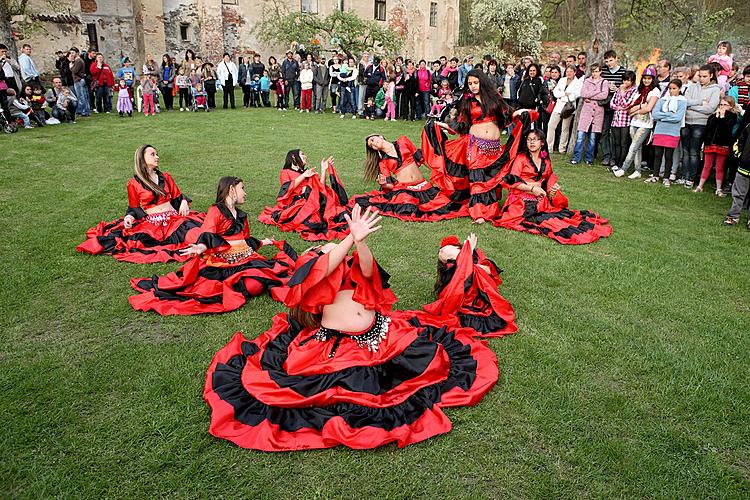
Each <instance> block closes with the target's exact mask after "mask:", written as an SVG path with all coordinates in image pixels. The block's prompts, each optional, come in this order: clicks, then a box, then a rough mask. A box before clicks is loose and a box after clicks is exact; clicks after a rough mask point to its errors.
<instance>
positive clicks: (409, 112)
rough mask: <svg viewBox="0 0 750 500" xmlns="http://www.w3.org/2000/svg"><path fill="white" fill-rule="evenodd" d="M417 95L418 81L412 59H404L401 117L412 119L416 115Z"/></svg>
mask: <svg viewBox="0 0 750 500" xmlns="http://www.w3.org/2000/svg"><path fill="white" fill-rule="evenodd" d="M418 96H419V81H418V75H417V69H416V68H415V67H414V61H412V60H411V59H409V60H407V61H406V68H405V69H404V91H403V94H402V95H401V117H402V118H403V119H404V120H410V121H414V118H415V117H416V115H417V97H418Z"/></svg>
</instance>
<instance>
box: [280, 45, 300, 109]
mask: <svg viewBox="0 0 750 500" xmlns="http://www.w3.org/2000/svg"><path fill="white" fill-rule="evenodd" d="M281 76H282V78H284V83H285V84H286V85H285V90H284V94H285V98H286V102H287V103H288V102H289V91H290V90H291V92H292V96H293V97H294V109H295V110H297V109H299V98H300V90H301V87H300V83H299V63H298V62H297V60H296V59H294V53H293V52H292V51H291V50H287V51H286V59H284V62H283V63H281Z"/></svg>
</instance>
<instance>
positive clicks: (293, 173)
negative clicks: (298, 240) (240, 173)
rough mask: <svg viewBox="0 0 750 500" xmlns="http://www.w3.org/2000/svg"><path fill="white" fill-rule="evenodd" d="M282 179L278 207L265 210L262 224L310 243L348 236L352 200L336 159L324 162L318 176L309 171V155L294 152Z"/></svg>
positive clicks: (284, 169)
mask: <svg viewBox="0 0 750 500" xmlns="http://www.w3.org/2000/svg"><path fill="white" fill-rule="evenodd" d="M279 177H280V178H279V182H280V184H281V189H280V190H279V194H278V196H277V197H276V202H277V203H276V206H274V207H266V208H265V209H263V211H262V212H261V214H260V215H259V216H258V220H259V221H260V222H262V223H264V224H269V225H272V226H277V227H278V228H279V229H281V230H282V231H289V232H297V233H299V235H300V236H301V237H302V238H303V239H305V240H308V241H316V240H326V241H330V240H333V239H336V238H343V237H344V236H345V235H346V234H347V233H348V229H347V226H346V220H345V219H344V215H346V214H348V213H349V209H348V208H347V204H348V203H349V198H348V196H347V194H346V190H345V189H344V186H343V185H342V184H341V180H339V177H338V175H336V170H335V169H334V168H333V157H329V158H327V159H325V160H323V161H321V162H320V174H318V173H317V172H316V171H315V169H314V167H313V168H307V156H306V155H305V153H303V152H302V151H301V150H299V149H293V150H291V151H289V152H288V153H287V155H286V161H285V162H284V167H283V168H282V169H281V174H280V176H279ZM326 178H329V179H330V186H328V185H326Z"/></svg>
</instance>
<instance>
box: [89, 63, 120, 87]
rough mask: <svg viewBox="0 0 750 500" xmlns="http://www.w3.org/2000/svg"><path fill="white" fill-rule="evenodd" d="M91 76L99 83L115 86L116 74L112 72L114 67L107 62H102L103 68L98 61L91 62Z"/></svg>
mask: <svg viewBox="0 0 750 500" xmlns="http://www.w3.org/2000/svg"><path fill="white" fill-rule="evenodd" d="M90 69H91V78H93V79H94V80H96V82H97V83H98V84H99V85H109V86H110V87H113V86H114V85H115V75H114V74H113V73H112V68H110V67H109V65H108V64H107V63H102V68H101V69H99V68H98V67H97V66H96V61H94V62H92V63H91V68H90Z"/></svg>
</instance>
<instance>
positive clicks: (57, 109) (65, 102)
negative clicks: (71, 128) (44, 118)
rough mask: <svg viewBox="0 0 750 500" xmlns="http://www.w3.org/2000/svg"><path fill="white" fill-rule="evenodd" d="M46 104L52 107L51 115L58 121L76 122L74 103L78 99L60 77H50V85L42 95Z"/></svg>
mask: <svg viewBox="0 0 750 500" xmlns="http://www.w3.org/2000/svg"><path fill="white" fill-rule="evenodd" d="M44 99H45V100H46V101H47V105H48V106H49V107H50V108H51V109H52V116H53V117H55V118H57V119H58V120H60V122H62V123H65V122H71V123H75V122H76V105H77V104H78V100H77V99H76V96H75V94H74V93H73V92H72V91H71V90H70V89H69V88H68V87H64V86H63V84H62V79H61V78H60V77H55V78H53V79H52V87H50V89H49V90H47V93H46V94H45V95H44Z"/></svg>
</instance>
